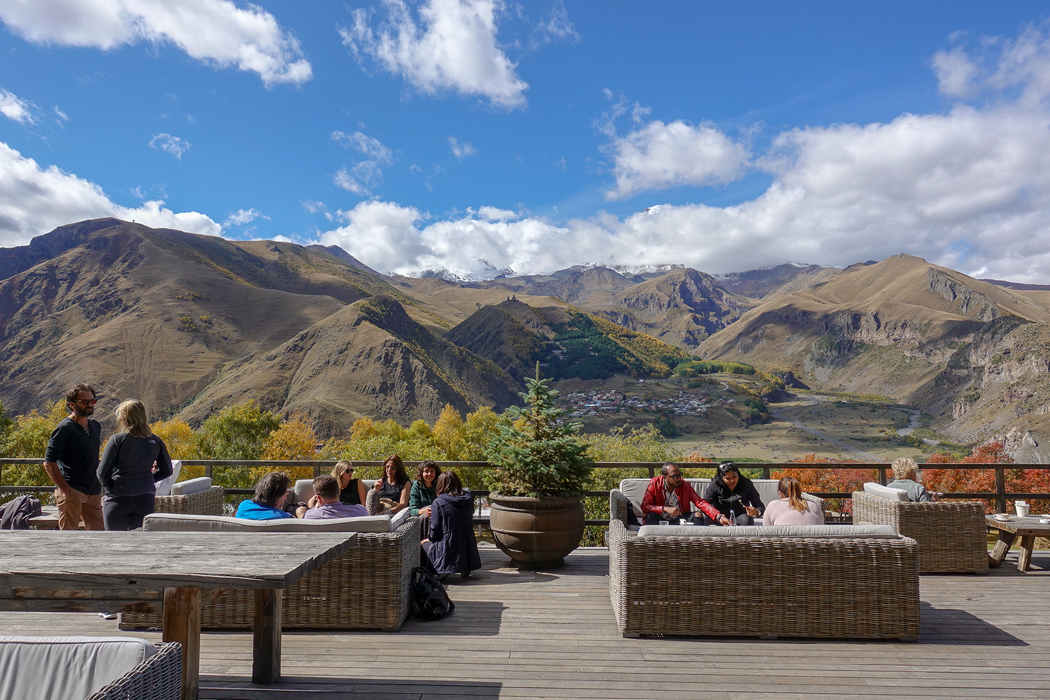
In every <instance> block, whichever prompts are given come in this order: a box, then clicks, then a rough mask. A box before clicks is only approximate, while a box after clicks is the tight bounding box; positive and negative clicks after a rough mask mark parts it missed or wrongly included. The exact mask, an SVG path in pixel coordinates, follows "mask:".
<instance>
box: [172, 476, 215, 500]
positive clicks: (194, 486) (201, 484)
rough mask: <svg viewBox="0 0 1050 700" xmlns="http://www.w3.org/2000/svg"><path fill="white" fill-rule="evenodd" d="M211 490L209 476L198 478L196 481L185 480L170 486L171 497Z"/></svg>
mask: <svg viewBox="0 0 1050 700" xmlns="http://www.w3.org/2000/svg"><path fill="white" fill-rule="evenodd" d="M210 488H211V477H210V476H199V477H197V478H196V479H187V480H186V481H180V482H179V483H177V484H172V485H171V495H172V496H189V495H190V494H191V493H197V492H199V491H207V490H208V489H210Z"/></svg>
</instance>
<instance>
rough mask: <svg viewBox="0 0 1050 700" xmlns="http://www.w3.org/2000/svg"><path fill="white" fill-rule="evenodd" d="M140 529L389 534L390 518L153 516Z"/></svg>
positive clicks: (385, 516)
mask: <svg viewBox="0 0 1050 700" xmlns="http://www.w3.org/2000/svg"><path fill="white" fill-rule="evenodd" d="M142 529H143V530H149V531H152V532H392V531H393V530H394V529H396V524H394V525H392V520H391V518H390V516H389V515H368V516H363V517H360V518H333V519H331V520H300V519H298V518H281V519H279V520H246V519H244V518H229V517H226V516H223V515H185V514H183V513H152V514H150V515H147V516H146V518H145V519H144V520H143V521H142Z"/></svg>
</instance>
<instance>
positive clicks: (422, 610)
mask: <svg viewBox="0 0 1050 700" xmlns="http://www.w3.org/2000/svg"><path fill="white" fill-rule="evenodd" d="M412 609H413V610H415V612H416V615H418V616H419V617H421V618H422V619H424V620H440V619H441V618H443V617H446V616H447V615H448V614H449V613H451V612H452V611H453V610H455V609H456V604H455V603H453V602H452V601H451V600H450V599H449V597H448V593H446V592H445V589H444V588H443V587H442V585H441V582H440V581H438V580H437V578H436V577H435V576H434V575H433V574H432V573H430V572H429V571H427V570H426V569H424V568H423V567H421V566H417V567H416V568H415V569H413V570H412Z"/></svg>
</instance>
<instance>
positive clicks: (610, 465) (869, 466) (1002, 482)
mask: <svg viewBox="0 0 1050 700" xmlns="http://www.w3.org/2000/svg"><path fill="white" fill-rule="evenodd" d="M41 462H42V460H41V459H33V458H7V457H5V458H0V494H2V493H5V492H6V493H46V492H49V491H52V490H53V489H54V487H53V486H52V485H50V484H46V485H45V484H41V485H35V486H34V485H31V486H13V485H5V484H4V478H3V475H4V467H5V466H8V465H10V466H16V465H39V464H41ZM334 464H335V460H245V459H235V460H225V459H184V460H182V465H183V467H201V466H202V467H204V475H205V476H207V477H212V478H214V468H215V467H267V468H275V469H282V468H286V467H311V468H312V469H313V475H314V476H315V477H316V476H320V475H321V474H323V473H327V472H328V471H330V470H331V468H332V466H333V465H334ZM418 464H419V462H418V461H407V460H406V461H405V467H406V468H408V467H415V466H416V465H418ZM662 464H663V463H662V462H596V463H595V464H594V467H595V469H637V470H645V471H646V472H647V473H648V475H649V477H653V476H655V475H656V472H657V471H658V470H659V469H660V467H661V466H662ZM677 464H678V466H679V467H680V468H682V469H683V470H686V471H687V473H686V475H687V476H688V472H689V471H691V470H694V469H713V468H714V467H715V465H714V464H713V463H709V462H678V463H677ZM737 464H738V466H739V467H740V468H741V469H744V470H757V472H758V475H759V476H758V478H764V479H768V478H770V475H771V474H772V473H773V472H775V471H779V470H783V469H793V470H795V469H798V470H823V471H829V470H830V471H844V470H861V471H864V470H877V477H878V481H879V483H880V484H883V485H885V484H886V483H887V476H888V473H889V471H890V469H889V465H888V464H886V463H884V462H876V463H871V462H869V463H849V464H835V463H826V464H825V463H803V464H798V463H794V462H738V463H737ZM441 465H442V468H444V469H487V468H489V466H490V465H489V463H488V462H444V461H443V462H441ZM354 466H355V467H377V468H378V467H382V466H383V462H381V461H359V460H354ZM922 466H923V465H920V469H921V468H922ZM928 468H929V469H937V470H948V471H955V470H985V469H989V470H993V471H994V472H995V491H975V492H968V493H963V492H955V493H944V494H942V495H941V498H950V499H974V498H978V499H989V500H993V501H994V502H995V508H996V511H997V512H1000V513H1002V512H1005V511H1006V502H1007V501H1008V500H1010V499H1019V498H1024V499H1029V500H1048V499H1050V493H1032V492H1020V491H1007V490H1006V482H1007V472H1010V471H1022V470H1031V469H1036V470H1050V464H986V463H985V464H937V465H930V466H929V467H928ZM751 473H752V474H754V473H755V472H754V471H752V472H751ZM218 485H220V486H222V484H218ZM473 492H474V494H475V495H476V496H478V497H483V496H487V495H488V493H489V492H488V491H484V490H479V489H475V490H474V491H473ZM227 493H229V494H234V495H248V494H252V493H254V491H253V490H252V489H249V488H229V489H227ZM810 493H812V495H814V496H817V497H819V498H826V499H827V498H838V499H847V500H848V499H850V498H851V495H852V494H850V493H842V492H834V491H831V492H819V493H818V492H813V491H810ZM586 495H587V496H603V495H604V496H606V497H607V496H608V495H609V491H588V492H587V493H586ZM587 524H588V525H601V524H608V520H589V521H588V523H587Z"/></svg>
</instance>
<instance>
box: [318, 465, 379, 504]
mask: <svg viewBox="0 0 1050 700" xmlns="http://www.w3.org/2000/svg"><path fill="white" fill-rule="evenodd" d="M332 476H334V477H335V480H336V481H337V482H339V502H340V503H343V504H345V505H348V506H363V505H364V504H365V496H366V495H367V493H368V492H367V490H366V489H365V484H364V482H363V481H361V480H360V479H355V478H354V465H353V463H352V462H348V461H347V460H345V459H341V460H339V461H338V462H336V463H335V466H334V467H333V468H332ZM311 507H313V506H311Z"/></svg>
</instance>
